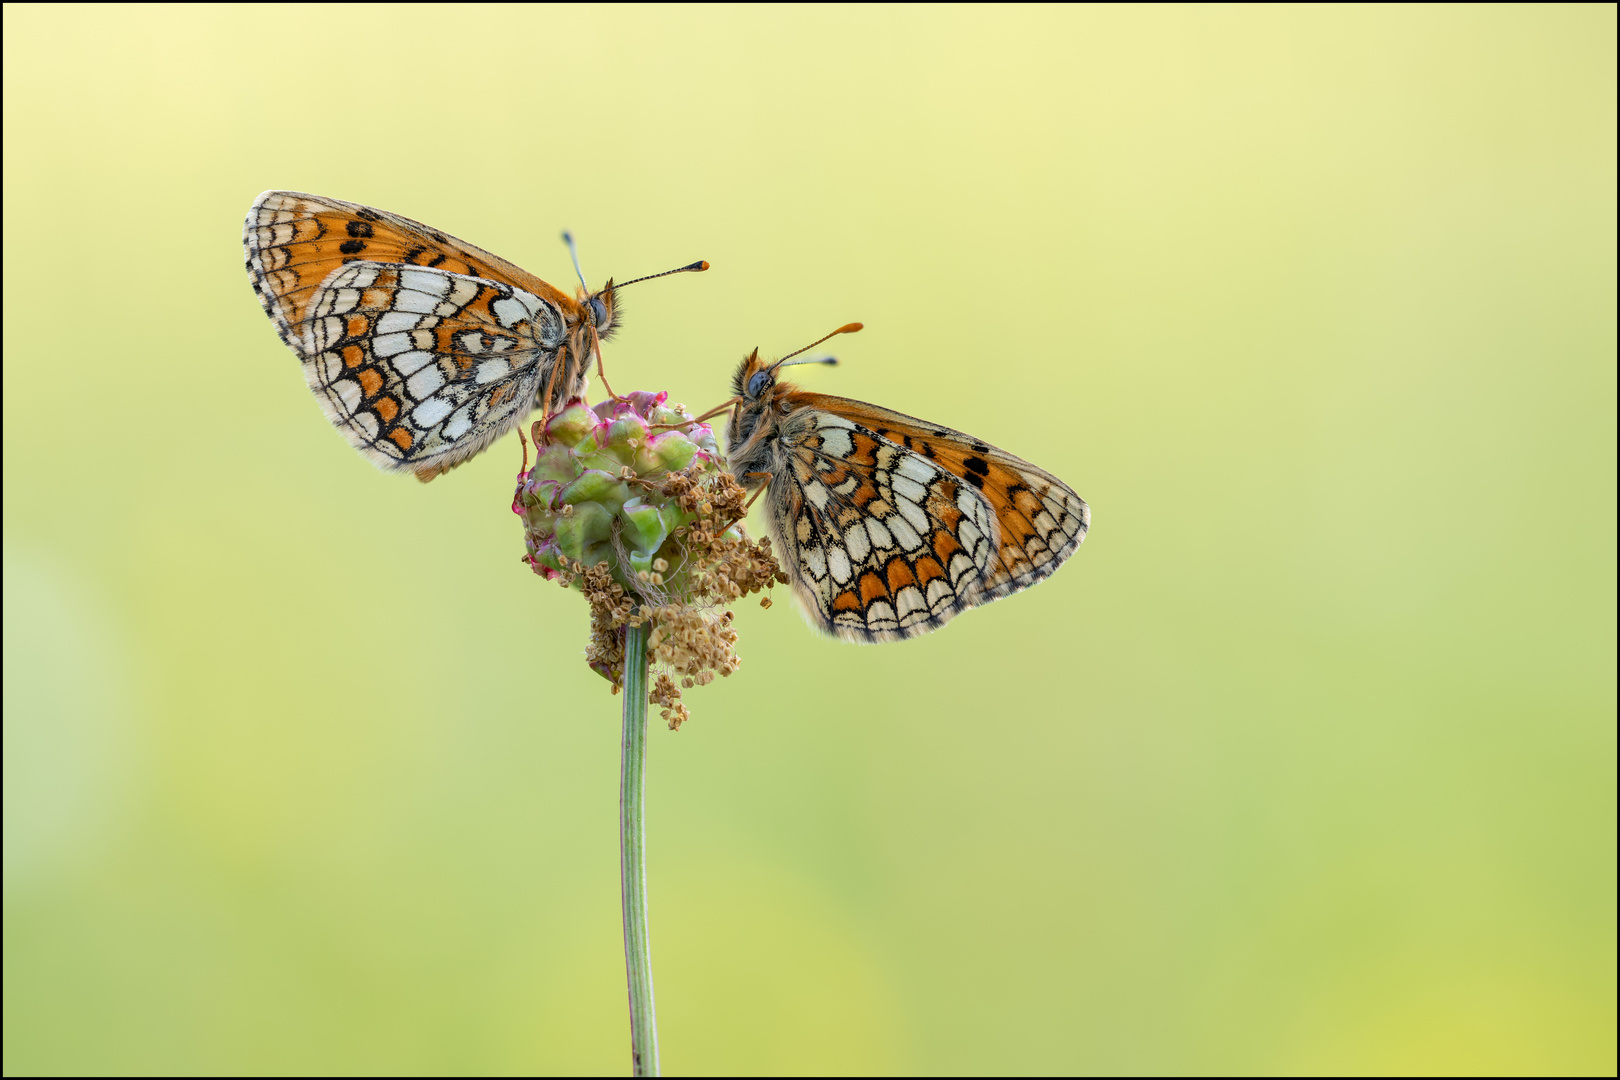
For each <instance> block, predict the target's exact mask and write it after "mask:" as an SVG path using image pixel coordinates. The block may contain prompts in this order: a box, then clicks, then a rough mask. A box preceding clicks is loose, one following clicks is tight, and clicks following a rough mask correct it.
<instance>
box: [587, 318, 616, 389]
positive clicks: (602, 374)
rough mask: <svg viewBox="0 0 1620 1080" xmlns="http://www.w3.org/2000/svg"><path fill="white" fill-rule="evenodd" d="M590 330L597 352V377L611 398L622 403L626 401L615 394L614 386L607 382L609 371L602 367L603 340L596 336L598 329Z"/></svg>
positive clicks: (591, 328)
mask: <svg viewBox="0 0 1620 1080" xmlns="http://www.w3.org/2000/svg"><path fill="white" fill-rule="evenodd" d="M589 330H590V332H591V345H592V346H593V347H594V348H595V350H596V377H597V378H598V379H601V380H602V389H604V390H606V391H607V392H608V396H609V397H611V398H612V399H613V400H614V401H622V400H624V399H623V398H621V397H619V395H618V394H616V393H614V392H613V387H612V385H611V384H609V383H608V381H607V371H606V370H604V369H603V367H602V339H601V338H599V337H597V336H596V327H594V326H592V327H589Z"/></svg>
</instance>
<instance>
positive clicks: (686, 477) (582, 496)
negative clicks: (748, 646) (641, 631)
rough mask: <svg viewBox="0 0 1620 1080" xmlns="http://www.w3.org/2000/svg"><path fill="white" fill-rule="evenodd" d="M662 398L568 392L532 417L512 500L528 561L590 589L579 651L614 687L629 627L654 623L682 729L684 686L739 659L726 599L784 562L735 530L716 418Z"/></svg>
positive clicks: (736, 498)
mask: <svg viewBox="0 0 1620 1080" xmlns="http://www.w3.org/2000/svg"><path fill="white" fill-rule="evenodd" d="M667 398H668V395H667V394H663V393H659V394H650V393H646V392H637V393H634V394H630V395H629V396H627V397H623V398H616V399H611V400H608V401H604V402H601V403H600V404H598V405H596V406H595V407H594V408H591V407H588V406H586V405H585V403H584V402H580V401H576V402H574V403H572V404H570V405H569V406H568V407H567V408H565V409H563V411H561V412H559V413H557V414H556V415H554V416H552V417H551V418H550V419H549V420H546V421H543V422H536V423H535V424H534V426H533V435H534V442H535V449H536V453H537V457H536V459H535V462H534V464H533V465H532V466H530V467H529V468H528V469H527V470H526V471H524V472H522V473H520V474H518V484H517V492H516V494H515V495H514V497H513V500H512V511H513V513H516V514H517V515H519V516H520V517H522V518H523V524H524V546H525V549H526V554H525V555H524V561H525V562H527V563H528V564H529V565H530V566H531V567H533V569H534V572H535V573H536V574H539V575H540V576H541V577H543V578H545V579H546V580H548V581H555V582H557V583H558V584H560V585H562V586H564V587H566V588H578V589H579V590H580V591H581V592H582V593H584V594H585V597H586V599H587V600H588V601H589V602H590V605H591V643H590V646H589V647H588V648H587V650H586V654H585V655H586V660H587V661H588V662H589V663H590V666H591V667H592V668H594V669H595V670H596V671H597V672H598V673H599V674H601V675H602V676H603V677H605V678H606V679H608V680H609V681H610V682H611V683H612V684H613V688H614V692H615V693H617V692H618V689H619V688H620V687H621V686H622V685H623V681H624V671H623V668H624V629H625V627H627V626H632V625H635V626H639V625H642V624H643V623H647V624H650V625H651V627H652V630H651V634H650V637H649V641H648V645H649V651H650V655H651V659H652V664H653V666H654V667H655V668H656V669H657V676H656V680H655V681H654V683H653V686H652V691H651V700H652V701H653V702H655V703H657V704H658V705H660V706H661V707H662V709H663V716H664V719H665V720H666V721H667V722H668V723H669V726H670V727H672V728H677V729H678V728H679V727H680V725H681V723H682V722H683V721H685V720H686V719H687V717H688V716H689V713H688V712H687V709H686V706H685V705H684V704H682V703H681V700H680V697H681V694H680V691H681V689H682V688H690V687H692V686H702V685H705V684H707V683H709V682H711V681H713V679H714V677H715V675H717V674H718V675H729V674H731V673H732V672H733V671H735V670H737V667H738V666H739V665H740V664H741V660H740V659H738V657H737V654H736V652H735V650H734V649H733V646H734V645H735V644H736V641H737V632H736V630H734V629H733V628H732V626H731V612H729V611H726V610H724V609H725V607H726V605H728V604H730V603H731V602H732V601H733V600H737V599H740V598H742V597H744V596H747V595H749V594H750V593H754V592H758V591H760V590H762V589H766V588H768V587H769V586H770V585H771V584H772V582H774V581H784V582H785V581H786V580H787V576H786V575H785V574H783V573H782V571H781V569H780V567H779V566H778V565H777V562H776V559H775V558H774V557H773V556H772V554H771V550H770V541H769V540H760V541H754V540H750V539H749V538H748V536H747V534H745V533H744V532H743V530H742V527H741V520H742V517H743V513H744V511H745V509H746V505H747V504H746V498H747V495H746V492H745V491H744V490H743V488H742V486H741V485H739V484H738V483H737V481H736V480H735V479H734V478H733V477H732V476H731V474H730V473H727V472H726V471H725V470H724V468H723V467H722V464H721V462H722V461H723V458H722V456H721V454H720V452H719V449H718V448H717V446H716V445H715V441H714V431H713V429H712V428H710V427H709V425H708V424H704V423H699V422H697V421H695V420H694V419H693V418H692V416H691V415H690V414H689V413H687V412H686V411H685V409H684V408H683V407H681V406H678V405H677V406H666V405H665V401H666V399H667ZM765 603H766V604H767V606H768V605H769V601H768V599H767V600H766V601H765ZM677 682H678V685H677Z"/></svg>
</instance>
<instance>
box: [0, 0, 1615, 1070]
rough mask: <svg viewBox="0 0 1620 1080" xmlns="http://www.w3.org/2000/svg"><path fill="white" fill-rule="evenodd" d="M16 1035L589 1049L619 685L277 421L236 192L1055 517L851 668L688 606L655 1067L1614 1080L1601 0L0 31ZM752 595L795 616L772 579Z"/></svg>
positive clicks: (137, 1045) (1610, 191)
mask: <svg viewBox="0 0 1620 1080" xmlns="http://www.w3.org/2000/svg"><path fill="white" fill-rule="evenodd" d="M4 18H5V22H4V31H5V37H4V41H5V43H4V50H5V85H4V91H5V105H4V109H5V136H4V150H5V161H4V178H5V187H4V200H5V203H4V207H5V230H4V250H5V293H4V299H5V316H6V318H5V340H4V344H5V358H4V372H5V378H4V423H5V443H4V447H5V455H4V469H5V472H4V480H5V487H4V498H5V588H4V596H5V755H4V756H5V938H4V963H5V1013H4V1024H5V1042H4V1047H5V1051H4V1056H5V1060H4V1066H5V1071H6V1072H7V1073H23V1072H57V1073H61V1072H78V1071H88V1072H102V1071H107V1072H163V1071H170V1070H172V1071H178V1072H211V1071H231V1072H279V1071H289V1072H310V1071H323V1070H335V1071H343V1072H373V1071H383V1072H441V1071H442V1072H458V1073H465V1072H486V1071H488V1072H570V1071H582V1072H602V1073H616V1072H618V1073H622V1072H624V1071H626V1070H627V1069H628V1050H627V1024H626V1018H625V1003H624V989H623V985H624V984H623V979H624V970H623V960H622V956H621V944H620V940H621V939H620V936H619V935H620V931H619V923H618V919H619V915H618V887H619V884H618V869H617V850H616V825H615V813H616V797H617V768H618V762H617V755H618V730H619V729H618V704H619V702H618V699H616V698H612V697H610V696H609V695H608V693H607V689H606V687H605V685H604V684H603V682H602V681H601V680H600V679H599V678H598V677H597V676H596V675H594V674H592V673H591V672H590V671H589V670H588V669H587V668H586V666H585V664H584V663H583V660H582V659H581V655H580V654H581V651H582V649H583V647H584V643H585V639H586V636H587V616H586V611H585V607H584V605H583V603H582V602H581V601H580V600H579V598H578V597H577V596H573V595H569V594H566V593H564V592H562V591H561V590H559V589H557V588H555V587H553V586H549V585H546V584H544V583H542V582H541V581H540V580H539V579H537V578H536V577H534V576H533V575H532V574H530V573H529V572H527V571H526V570H525V569H524V568H523V567H522V566H521V565H520V564H519V556H520V554H521V552H522V544H521V536H520V530H519V523H518V521H517V519H515V518H514V517H513V516H512V515H511V513H510V510H509V508H508V506H509V502H510V498H511V491H512V481H513V474H514V473H515V471H516V469H517V467H518V458H519V451H518V447H517V443H516V440H515V439H508V440H505V441H503V442H501V443H500V444H498V445H497V446H495V447H494V448H493V449H492V450H491V451H490V452H489V453H487V454H485V455H484V456H483V457H481V458H480V459H478V460H477V461H476V462H474V463H472V464H471V465H469V466H466V467H464V468H462V469H460V470H458V471H456V472H454V473H452V474H451V475H449V476H448V477H446V478H444V479H441V480H439V481H437V482H435V483H433V484H431V485H428V486H425V487H424V486H422V485H419V484H417V483H415V482H414V481H412V480H410V479H408V478H401V477H394V476H385V475H383V474H380V473H378V472H377V471H376V470H375V469H373V468H372V467H371V466H370V465H368V464H367V463H365V462H364V461H362V460H361V459H360V457H359V456H358V455H356V454H355V453H354V452H353V451H351V450H350V449H348V447H347V446H346V445H345V444H344V442H343V440H342V439H340V438H339V437H338V436H337V435H336V434H334V433H333V432H332V431H331V430H330V428H329V427H328V425H327V424H326V422H325V421H324V420H323V419H322V418H321V415H320V412H319V410H318V409H317V408H316V406H315V403H314V402H313V401H312V400H311V398H310V395H309V393H308V391H307V390H306V389H305V388H304V386H303V380H302V378H301V376H300V373H299V368H298V364H297V362H296V360H295V359H294V357H293V356H292V355H291V353H289V352H288V350H287V349H286V348H285V347H284V346H282V345H281V343H280V342H279V341H278V340H277V338H276V335H275V333H274V331H273V329H272V327H271V325H270V323H269V322H268V320H266V319H265V317H264V315H263V314H262V313H261V312H260V310H259V307H258V304H257V303H256V302H255V300H254V297H253V294H252V291H251V290H250V288H249V286H248V281H247V278H246V275H245V274H244V272H243V269H242V253H241V247H240V230H241V221H242V218H243V216H244V214H245V213H246V211H247V208H248V205H249V204H250V203H251V202H252V201H253V198H254V197H255V196H256V195H257V194H258V193H259V192H260V191H262V190H264V189H266V188H294V189H300V190H304V191H312V192H318V193H322V194H327V195H332V196H336V197H339V198H344V199H351V200H356V201H359V202H364V203H369V204H372V205H375V206H379V207H382V208H384V209H388V210H392V211H395V212H398V213H402V214H406V215H408V216H411V217H414V218H418V219H420V220H423V221H426V222H429V223H431V224H433V225H435V226H437V227H439V228H442V229H445V230H448V231H451V232H453V233H455V234H457V235H459V236H462V237H465V238H467V239H468V240H471V241H472V242H474V243H477V244H480V245H482V246H485V247H488V248H490V249H491V250H494V251H496V252H499V253H500V254H502V255H504V256H506V257H508V258H511V259H513V260H514V261H516V262H518V263H520V264H521V265H523V266H525V267H527V268H529V269H530V270H532V271H534V272H535V273H537V274H540V275H541V276H543V277H545V278H547V279H548V280H550V281H553V282H556V283H558V284H561V285H563V286H565V287H571V285H570V283H571V279H572V274H571V271H570V269H569V265H568V261H567V256H566V253H565V251H564V249H563V247H562V245H561V244H560V243H559V242H558V240H557V234H558V232H559V230H560V229H562V228H564V227H567V228H571V229H573V230H575V231H576V232H577V234H578V235H579V237H580V238H581V241H582V248H583V250H582V259H583V262H584V266H585V269H586V272H587V274H589V275H590V276H591V278H592V280H593V282H596V283H599V282H600V281H601V279H603V278H605V277H607V276H608V275H609V274H613V275H617V276H619V277H620V278H621V279H622V278H623V277H625V276H628V275H635V274H644V273H651V272H654V271H658V270H663V269H666V268H668V267H670V266H674V265H678V264H680V263H683V262H686V261H688V260H691V259H698V258H703V259H708V260H710V261H711V262H712V263H713V264H714V269H713V270H712V271H711V272H710V273H709V274H707V275H704V276H702V277H683V278H676V279H672V280H670V281H665V282H659V283H657V284H652V285H647V286H642V287H639V288H638V289H637V290H635V291H634V292H632V293H630V294H629V295H628V297H627V299H628V304H627V307H628V310H629V314H630V318H629V322H628V326H627V330H626V332H625V333H624V334H623V335H621V336H620V337H619V338H618V339H617V340H616V341H615V342H614V343H613V345H612V346H611V347H610V349H609V351H608V359H609V363H610V366H611V372H612V377H613V379H614V382H615V384H616V385H617V386H618V387H619V388H620V389H621V390H628V389H633V388H638V387H640V388H648V389H668V390H670V391H671V392H672V395H673V396H674V398H675V399H676V400H682V401H685V402H687V403H689V404H691V405H693V406H695V407H703V406H708V405H710V404H713V403H715V402H717V401H719V400H720V399H721V398H723V397H724V396H725V394H726V392H727V390H726V387H727V380H728V379H729V377H730V374H731V369H732V367H733V365H734V364H735V363H736V361H737V359H738V358H739V357H740V356H741V355H742V354H743V353H744V352H745V351H746V350H748V349H749V348H751V347H753V346H755V345H760V346H762V347H763V348H764V349H765V350H766V351H767V352H777V353H780V352H783V351H786V350H789V349H792V348H795V347H797V346H799V345H802V344H804V343H805V342H807V341H809V340H810V339H812V338H813V337H815V336H817V335H818V334H820V333H823V332H825V331H827V330H830V329H832V328H833V327H834V326H837V325H838V324H840V323H842V322H845V321H847V320H851V319H860V320H863V321H865V322H866V324H867V327H868V329H867V330H866V332H865V333H863V334H861V335H859V336H858V337H855V338H846V339H843V341H842V343H841V344H839V347H838V352H839V354H840V355H841V356H842V357H843V358H844V360H845V364H844V365H843V366H842V367H839V368H836V369H805V370H804V371H803V372H802V373H801V374H802V380H801V381H802V382H804V383H805V384H807V385H810V386H811V387H813V388H814V389H817V390H824V391H828V392H832V393H841V394H847V395H850V396H854V397H860V398H865V399H868V400H871V401H875V402H879V403H882V404H885V405H888V406H890V407H893V408H897V409H901V410H903V411H906V412H909V413H914V414H917V415H920V416H923V417H927V418H930V419H934V420H938V421H940V422H942V423H946V424H950V425H953V426H956V427H961V428H965V429H966V430H968V431H971V432H973V433H974V434H977V435H980V436H982V437H983V438H985V439H988V440H990V441H992V442H995V443H997V444H999V445H1002V446H1005V447H1007V448H1008V449H1010V450H1012V451H1013V452H1015V453H1017V454H1020V455H1021V456H1025V457H1028V458H1029V459H1031V460H1033V461H1035V462H1038V463H1040V464H1041V465H1043V466H1046V467H1047V468H1049V469H1051V470H1052V471H1054V472H1055V473H1057V474H1058V475H1059V476H1062V477H1063V478H1064V479H1066V480H1068V481H1069V482H1070V483H1071V484H1073V486H1074V487H1075V488H1076V489H1078V490H1079V491H1080V492H1081V494H1083V495H1084V496H1085V497H1086V498H1087V499H1088V500H1089V501H1090V502H1091V504H1092V506H1093V508H1094V513H1095V517H1094V525H1093V529H1092V533H1091V538H1090V540H1088V541H1087V543H1086V544H1085V546H1084V547H1083V548H1082V549H1081V550H1080V551H1079V552H1078V553H1077V554H1076V555H1075V557H1074V558H1073V560H1072V561H1071V562H1070V563H1069V564H1068V565H1067V566H1065V567H1064V569H1063V570H1062V571H1061V572H1060V573H1058V574H1057V576H1056V577H1054V578H1053V579H1051V580H1050V581H1048V582H1046V583H1045V584H1043V585H1041V586H1040V587H1039V588H1037V589H1034V590H1033V591H1031V592H1028V593H1024V594H1020V595H1018V596H1016V597H1013V598H1011V599H1009V600H1007V601H1005V602H1002V603H998V604H995V605H992V606H991V607H989V608H986V609H984V610H982V611H977V612H974V613H971V614H969V615H967V616H965V617H963V618H961V619H960V620H959V621H957V622H955V623H953V624H952V625H951V626H950V627H949V628H948V629H947V630H945V631H944V632H942V633H938V634H934V635H931V636H928V637H926V638H923V639H920V640H916V641H912V642H908V643H905V644H899V645H884V646H878V647H870V648H858V647H854V646H849V645H842V644H839V643H836V642H833V641H828V640H823V639H819V638H817V637H815V636H813V635H812V634H811V632H810V631H809V630H808V629H807V628H806V627H805V626H804V625H803V624H802V622H801V620H800V619H799V617H798V616H797V615H796V614H795V612H794V611H793V609H792V606H791V605H790V604H785V603H778V604H777V605H776V606H775V607H773V608H772V609H771V610H769V611H763V610H761V609H760V608H758V607H757V606H755V605H754V604H753V603H752V602H749V603H746V604H745V605H743V606H742V607H741V608H740V610H739V612H738V623H739V626H740V629H741V633H742V641H741V643H740V652H741V654H742V656H743V658H744V666H743V668H742V670H741V671H740V672H739V673H738V674H737V675H736V676H734V677H732V678H731V679H729V680H726V681H724V682H721V683H717V684H715V685H713V686H711V687H708V688H706V689H702V690H697V691H693V692H691V693H690V694H689V695H688V700H689V702H690V704H691V706H692V708H693V712H694V719H693V720H692V722H691V723H690V724H689V725H688V726H687V727H686V729H685V730H683V731H682V732H681V733H680V734H678V735H673V734H669V733H667V732H664V731H662V730H659V731H655V733H654V738H653V744H652V753H651V765H650V799H649V814H650V826H649V832H650V856H649V861H650V877H651V898H652V909H653V919H652V929H653V944H654V953H653V956H654V972H655V975H656V977H657V990H658V1005H659V1019H660V1021H661V1035H662V1043H661V1045H662V1049H663V1058H664V1065H665V1068H666V1070H667V1071H669V1072H671V1073H699V1072H719V1073H725V1072H734V1073H741V1072H754V1071H760V1072H789V1073H791V1072H823V1071H825V1072H861V1071H872V1072H923V1073H943V1072H955V1071H964V1072H1045V1073H1062V1072H1116V1071H1122V1072H1132V1073H1142V1072H1158V1071H1173V1072H1246V1071H1251V1070H1253V1071H1262V1072H1334V1071H1339V1070H1354V1071H1369V1072H1391V1071H1408V1070H1411V1071H1418V1072H1475V1071H1478V1072H1519V1071H1526V1072H1561V1071H1573V1072H1589V1073H1605V1072H1608V1073H1612V1072H1613V1071H1614V1069H1615V1067H1616V1058H1615V947H1616V941H1615V809H1616V808H1615V724H1614V720H1615V659H1614V650H1615V584H1616V583H1615V562H1614V560H1615V554H1616V553H1615V347H1616V343H1615V226H1616V223H1615V91H1616V83H1615V33H1616V27H1615V9H1614V8H1613V7H1612V6H1602V7H1597V6H1594V7H1580V8H1557V7H1551V8H1542V7H1534V8H1532V7H1522V8H1496V7H1493V8H1474V9H1470V8H1451V7H1444V8H1424V9H1390V8H1378V9H1315V8H1313V9H1284V10H1272V9H1256V8H1249V9H1225V10H1222V9H1208V8H1197V9H1172V8H1150V9H1135V8H1128V9H1082V10H1075V9H1069V10H1050V9H1022V10H1020V9H995V10H989V9H980V10H971V9H950V10H926V9H916V8H904V9H866V8H861V9H850V8H845V9H771V10H757V9H756V10H736V9H699V10H670V9H664V8H639V9H637V8H617V9H606V10H579V9H574V8H568V9H564V8H550V9H532V8H531V9H524V10H514V9H508V8H482V9H480V8H455V9H453V10H452V9H444V8H440V9H433V8H417V7H408V6H407V7H401V6H390V7H387V8H364V9H353V8H349V9H342V8H337V9H333V8H297V9H292V8H278V9H251V10H244V9H192V8H185V9H178V8H159V9H126V8H100V9H96V8H60V7H18V6H8V7H6V9H5V17H4ZM784 599H786V595H785V594H783V593H779V595H778V600H779V601H780V600H784Z"/></svg>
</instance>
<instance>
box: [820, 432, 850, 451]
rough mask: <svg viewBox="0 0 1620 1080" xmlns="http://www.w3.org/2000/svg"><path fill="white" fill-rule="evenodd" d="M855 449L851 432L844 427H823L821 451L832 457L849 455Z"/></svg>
mask: <svg viewBox="0 0 1620 1080" xmlns="http://www.w3.org/2000/svg"><path fill="white" fill-rule="evenodd" d="M854 449H855V444H854V443H853V442H851V441H850V438H849V432H848V431H846V430H844V429H842V428H827V427H823V428H822V429H821V452H822V453H823V454H826V455H827V456H828V457H830V458H842V457H848V456H849V455H850V454H851V453H852V452H853V451H854Z"/></svg>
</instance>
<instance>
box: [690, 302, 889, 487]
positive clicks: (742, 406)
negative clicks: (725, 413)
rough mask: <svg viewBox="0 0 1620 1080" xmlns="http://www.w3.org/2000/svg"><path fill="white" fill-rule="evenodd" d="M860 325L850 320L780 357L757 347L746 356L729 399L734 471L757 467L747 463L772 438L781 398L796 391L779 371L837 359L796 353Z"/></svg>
mask: <svg viewBox="0 0 1620 1080" xmlns="http://www.w3.org/2000/svg"><path fill="white" fill-rule="evenodd" d="M860 328H861V324H860V323H847V324H845V325H843V326H840V327H839V328H838V329H837V330H834V331H833V332H832V333H831V334H828V335H827V337H824V338H821V339H820V340H818V341H812V342H811V343H810V344H808V345H806V346H805V347H804V348H802V349H799V350H797V351H795V352H790V353H788V354H787V355H786V356H784V357H782V358H781V359H780V360H775V361H766V360H761V359H760V356H759V350H758V349H755V350H754V351H753V352H751V353H749V354H748V355H747V356H745V357H743V362H742V364H741V366H739V367H738V368H737V372H736V374H735V375H733V376H732V377H731V393H732V398H731V401H730V403H729V404H730V405H731V407H732V408H731V422H730V423H729V424H727V425H726V446H727V447H728V448H730V456H731V465H732V472H733V473H735V474H737V475H739V476H741V475H742V474H743V473H744V472H751V471H755V470H754V469H752V468H750V467H748V463H753V459H754V458H755V457H757V456H758V454H759V452H760V451H761V450H763V444H764V443H766V442H767V441H769V438H770V434H771V432H772V431H774V430H775V429H776V424H777V419H778V409H777V404H778V402H780V401H781V400H782V399H783V398H784V397H786V396H787V395H788V394H790V393H792V392H793V389H794V387H793V385H792V384H791V383H779V382H777V381H776V373H777V371H778V370H779V369H780V368H784V367H791V366H793V365H795V364H836V363H838V360H837V359H836V358H835V357H831V356H805V357H801V358H799V359H794V357H797V356H799V354H800V353H803V352H807V351H808V350H810V349H813V348H815V347H816V346H817V345H820V344H821V342H823V341H826V340H827V338H830V337H835V336H836V335H838V334H853V333H854V332H855V331H857V330H859V329H860ZM724 407H725V406H724V405H722V406H721V408H724ZM783 411H785V410H783ZM739 470H740V471H739Z"/></svg>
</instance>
